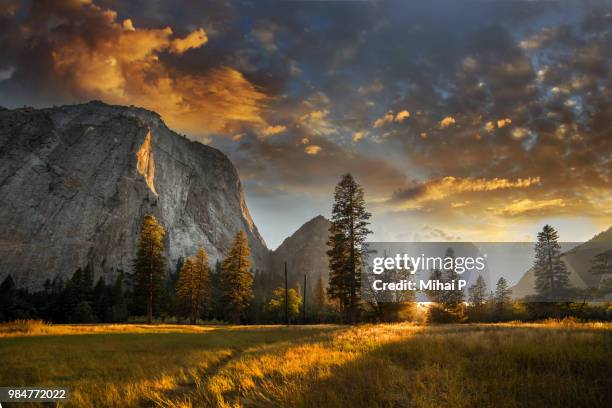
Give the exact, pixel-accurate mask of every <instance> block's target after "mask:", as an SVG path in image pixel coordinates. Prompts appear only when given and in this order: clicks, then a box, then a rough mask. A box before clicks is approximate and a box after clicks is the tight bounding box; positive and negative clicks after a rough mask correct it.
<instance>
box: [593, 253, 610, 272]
mask: <svg viewBox="0 0 612 408" xmlns="http://www.w3.org/2000/svg"><path fill="white" fill-rule="evenodd" d="M589 272H590V273H592V274H593V275H612V249H609V250H607V251H604V252H600V253H598V254H597V255H595V257H594V258H593V259H592V260H591V268H590V269H589Z"/></svg>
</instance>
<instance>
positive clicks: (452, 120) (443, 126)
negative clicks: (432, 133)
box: [440, 116, 456, 129]
mask: <svg viewBox="0 0 612 408" xmlns="http://www.w3.org/2000/svg"><path fill="white" fill-rule="evenodd" d="M455 122H456V121H455V118H453V117H452V116H447V117H445V118H444V119H442V120H441V121H440V129H446V128H447V127H450V126H452V125H454V124H455Z"/></svg>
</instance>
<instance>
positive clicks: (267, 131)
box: [263, 125, 287, 136]
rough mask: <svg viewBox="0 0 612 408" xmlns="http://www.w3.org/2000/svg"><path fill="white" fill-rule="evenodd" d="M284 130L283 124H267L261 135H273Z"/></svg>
mask: <svg viewBox="0 0 612 408" xmlns="http://www.w3.org/2000/svg"><path fill="white" fill-rule="evenodd" d="M285 130H287V126H283V125H276V126H268V127H266V128H265V129H264V130H263V135H264V136H273V135H277V134H279V133H283V132H284V131H285Z"/></svg>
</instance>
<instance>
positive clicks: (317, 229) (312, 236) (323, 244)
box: [270, 215, 331, 287]
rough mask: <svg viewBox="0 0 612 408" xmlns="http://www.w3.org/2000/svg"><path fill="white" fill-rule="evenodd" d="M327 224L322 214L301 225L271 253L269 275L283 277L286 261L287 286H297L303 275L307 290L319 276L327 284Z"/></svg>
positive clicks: (328, 225)
mask: <svg viewBox="0 0 612 408" xmlns="http://www.w3.org/2000/svg"><path fill="white" fill-rule="evenodd" d="M330 225H331V223H330V221H329V220H328V219H326V218H325V217H323V216H322V215H319V216H317V217H315V218H313V219H312V220H310V221H308V222H307V223H305V224H304V225H302V226H301V227H300V228H299V229H298V230H297V231H296V232H294V233H293V235H291V236H290V237H289V238H287V239H285V240H284V241H283V243H282V244H281V245H280V246H279V247H278V248H277V249H276V250H275V251H274V252H273V253H272V255H271V259H270V271H271V273H274V274H278V275H280V274H283V273H284V263H285V262H287V275H288V281H289V286H295V284H296V283H300V285H301V284H302V283H303V280H304V275H307V277H308V281H309V284H308V286H309V287H313V286H312V285H314V284H315V283H316V282H317V280H318V279H319V277H320V276H322V277H323V280H324V281H325V284H326V285H327V280H328V278H329V266H328V260H327V254H326V251H327V239H328V235H329V227H330Z"/></svg>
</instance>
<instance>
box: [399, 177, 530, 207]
mask: <svg viewBox="0 0 612 408" xmlns="http://www.w3.org/2000/svg"><path fill="white" fill-rule="evenodd" d="M539 183H540V178H539V177H528V178H525V179H521V178H519V179H516V180H514V181H513V180H509V179H506V178H493V179H486V178H470V177H467V178H458V177H452V176H448V177H443V178H440V179H435V180H429V181H427V182H425V183H422V184H419V185H417V186H415V187H412V188H409V189H405V190H402V191H398V192H396V193H395V194H394V197H393V198H392V200H391V201H394V202H397V203H404V204H406V203H413V204H414V203H421V202H425V201H438V200H442V199H444V198H446V197H449V196H452V195H455V194H459V193H472V192H482V191H494V190H501V189H510V188H527V187H531V186H533V185H537V184H539ZM409 206H410V205H409Z"/></svg>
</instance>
